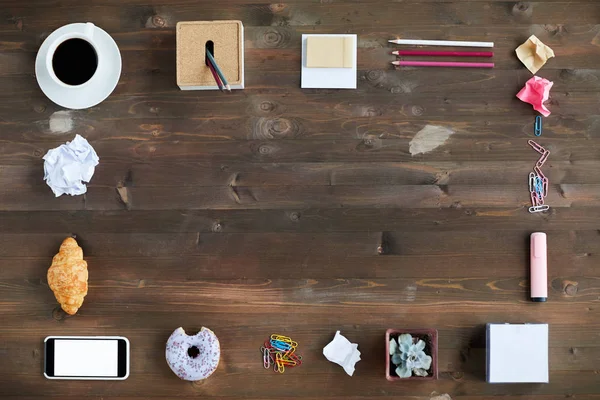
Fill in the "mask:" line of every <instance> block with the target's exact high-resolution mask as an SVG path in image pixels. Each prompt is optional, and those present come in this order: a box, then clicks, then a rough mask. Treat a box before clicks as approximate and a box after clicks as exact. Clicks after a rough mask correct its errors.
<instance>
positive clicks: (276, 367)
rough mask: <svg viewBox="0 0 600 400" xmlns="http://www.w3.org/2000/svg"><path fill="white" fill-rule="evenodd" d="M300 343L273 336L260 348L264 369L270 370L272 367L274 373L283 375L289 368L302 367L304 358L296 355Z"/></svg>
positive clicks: (285, 337) (284, 337)
mask: <svg viewBox="0 0 600 400" xmlns="http://www.w3.org/2000/svg"><path fill="white" fill-rule="evenodd" d="M297 347H298V343H296V342H294V341H293V340H292V339H291V338H289V337H287V336H283V335H277V334H273V335H271V337H270V338H269V340H267V341H266V342H265V344H264V346H262V347H261V348H260V351H261V353H262V355H263V367H264V368H265V369H268V368H269V367H270V366H271V365H272V366H273V371H275V372H279V373H281V374H283V373H284V372H285V368H286V366H287V367H290V368H291V367H297V366H299V365H302V357H301V356H299V355H297V354H296V348H297Z"/></svg>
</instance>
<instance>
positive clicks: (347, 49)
mask: <svg viewBox="0 0 600 400" xmlns="http://www.w3.org/2000/svg"><path fill="white" fill-rule="evenodd" d="M353 44H354V41H353V40H352V38H349V37H336V36H327V35H323V36H308V37H307V38H306V67H307V68H352V67H353V66H354V49H353V48H352V46H353Z"/></svg>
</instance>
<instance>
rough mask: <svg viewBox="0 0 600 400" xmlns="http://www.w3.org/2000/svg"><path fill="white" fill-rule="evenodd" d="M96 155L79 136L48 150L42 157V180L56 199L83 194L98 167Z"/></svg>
mask: <svg viewBox="0 0 600 400" xmlns="http://www.w3.org/2000/svg"><path fill="white" fill-rule="evenodd" d="M98 160H99V158H98V155H97V154H96V152H95V151H94V148H93V147H92V146H91V145H90V144H89V143H88V141H87V140H85V139H84V138H82V137H81V136H79V135H75V139H73V141H71V142H67V143H66V144H62V145H60V146H58V147H57V148H55V149H50V150H48V152H47V153H46V155H45V156H44V180H45V181H46V183H47V184H48V186H50V188H51V189H52V191H53V192H54V195H55V196H56V197H58V196H61V195H63V194H69V195H71V196H76V195H79V194H84V193H85V192H86V191H87V187H86V185H85V183H84V182H89V181H90V180H91V179H92V176H93V175H94V167H95V166H96V165H98Z"/></svg>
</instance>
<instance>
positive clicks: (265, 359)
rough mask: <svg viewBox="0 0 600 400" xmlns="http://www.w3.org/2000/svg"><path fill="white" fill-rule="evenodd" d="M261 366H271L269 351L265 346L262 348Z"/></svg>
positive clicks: (267, 367)
mask: <svg viewBox="0 0 600 400" xmlns="http://www.w3.org/2000/svg"><path fill="white" fill-rule="evenodd" d="M263 367H265V369H269V367H271V353H270V352H269V349H267V348H266V347H265V348H264V350H263Z"/></svg>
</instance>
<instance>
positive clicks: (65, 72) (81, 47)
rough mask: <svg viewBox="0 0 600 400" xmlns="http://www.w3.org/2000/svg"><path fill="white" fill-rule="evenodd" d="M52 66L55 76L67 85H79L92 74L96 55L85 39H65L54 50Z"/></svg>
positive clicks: (96, 62) (95, 66)
mask: <svg viewBox="0 0 600 400" xmlns="http://www.w3.org/2000/svg"><path fill="white" fill-rule="evenodd" d="M52 68H53V69H54V74H55V75H56V77H57V78H58V79H60V80H61V81H62V82H64V83H66V84H67V85H74V86H75V85H81V84H83V83H86V82H87V81H89V80H90V78H91V77H92V76H94V73H95V72H96V68H98V56H97V55H96V50H94V48H93V47H92V45H91V44H89V42H88V41H86V40H83V39H69V40H65V41H64V42H62V43H61V44H59V45H58V47H57V48H56V51H55V52H54V56H53V57H52Z"/></svg>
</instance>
